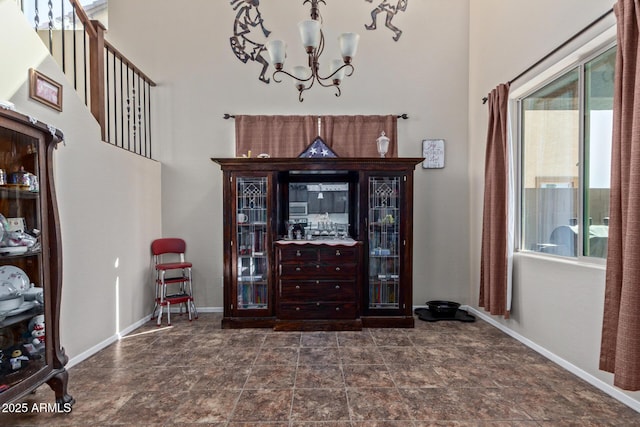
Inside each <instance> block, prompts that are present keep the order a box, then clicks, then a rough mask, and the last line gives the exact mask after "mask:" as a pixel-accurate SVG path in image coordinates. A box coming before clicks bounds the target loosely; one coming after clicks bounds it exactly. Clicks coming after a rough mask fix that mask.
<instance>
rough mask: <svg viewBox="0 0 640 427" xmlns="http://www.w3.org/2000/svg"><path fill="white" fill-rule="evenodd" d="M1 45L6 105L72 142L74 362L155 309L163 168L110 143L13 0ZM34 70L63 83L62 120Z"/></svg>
mask: <svg viewBox="0 0 640 427" xmlns="http://www.w3.org/2000/svg"><path fill="white" fill-rule="evenodd" d="M0 39H1V40H4V42H2V43H0V57H2V58H3V61H2V67H0V99H4V100H9V101H11V102H13V103H14V104H15V105H16V109H17V110H18V111H19V112H21V113H23V114H28V115H30V116H33V117H36V118H37V119H39V120H41V121H43V122H45V123H48V124H51V125H53V126H55V127H57V128H59V129H61V130H62V131H63V132H64V135H65V141H66V145H62V144H61V145H60V146H59V147H58V149H57V150H56V152H55V156H54V161H55V178H56V188H57V195H58V205H59V206H58V207H59V211H60V222H61V232H62V248H63V276H64V277H63V289H62V291H63V295H62V308H61V312H62V313H61V323H60V329H61V342H62V346H63V347H64V348H65V349H66V352H67V355H69V356H70V357H71V358H74V357H78V356H79V355H81V354H82V353H85V352H87V351H88V350H89V349H91V348H93V347H95V346H99V345H101V344H103V343H104V342H105V341H108V340H110V339H113V337H114V336H115V335H116V334H117V333H118V332H119V331H121V330H123V329H125V328H127V327H129V326H131V325H133V324H135V323H136V322H138V321H140V320H141V319H142V318H144V317H145V316H146V315H148V314H149V313H150V311H151V308H152V307H153V287H152V286H151V284H150V282H149V263H150V249H149V248H150V242H151V240H152V239H153V238H156V237H157V236H160V234H161V229H160V226H161V214H160V198H161V194H160V185H161V180H160V178H161V177H160V165H159V163H158V162H154V161H151V160H147V159H144V158H141V157H139V156H136V155H134V154H131V153H128V152H126V151H124V150H122V149H119V148H116V147H113V146H110V145H109V144H106V143H103V142H101V138H100V130H99V126H98V125H97V123H96V121H95V119H94V118H93V116H91V114H90V113H89V111H88V109H87V108H86V107H85V105H84V103H83V100H82V99H81V98H80V97H79V96H78V95H77V94H76V93H75V92H74V89H73V85H72V84H70V83H68V82H67V81H66V79H65V77H64V75H63V74H62V72H61V71H60V68H59V67H58V66H57V64H55V62H54V61H53V59H52V58H51V57H50V56H49V55H48V52H47V50H46V48H45V47H44V45H43V44H42V42H41V41H40V39H39V38H38V37H37V35H36V33H35V32H34V31H33V29H31V28H30V26H29V24H28V23H27V21H26V19H25V18H24V16H23V15H22V14H21V12H20V11H19V10H18V8H17V6H16V3H15V2H14V1H13V0H0ZM7 40H11V43H9V42H7ZM31 67H33V68H37V69H38V70H40V71H41V72H43V73H44V74H46V75H47V76H49V77H51V78H53V79H54V80H56V81H58V82H60V83H63V85H64V87H63V112H62V113H59V112H57V111H54V110H52V109H49V108H47V107H45V106H43V105H42V104H39V103H37V102H35V101H33V100H31V99H30V98H29V89H28V70H29V68H31ZM116 260H118V265H117V266H116ZM116 308H117V309H116ZM72 362H73V359H72Z"/></svg>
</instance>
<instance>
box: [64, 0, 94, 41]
mask: <svg viewBox="0 0 640 427" xmlns="http://www.w3.org/2000/svg"><path fill="white" fill-rule="evenodd" d="M69 3H71V6H73V9H74V10H75V11H76V14H77V15H78V19H80V22H82V25H84V28H85V31H86V32H87V33H89V36H90V37H98V31H97V30H96V28H95V27H94V26H93V23H92V21H91V19H89V17H88V16H87V13H86V12H85V11H84V8H83V7H82V5H81V4H80V2H79V1H78V0H69Z"/></svg>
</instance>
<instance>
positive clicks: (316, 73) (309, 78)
mask: <svg viewBox="0 0 640 427" xmlns="http://www.w3.org/2000/svg"><path fill="white" fill-rule="evenodd" d="M320 2H322V3H324V4H326V3H325V2H324V0H305V1H304V3H303V4H306V3H311V19H308V20H305V21H302V22H300V23H298V30H299V31H300V38H301V40H302V45H303V46H304V49H305V52H306V53H307V56H308V60H309V63H308V66H306V67H303V66H300V65H299V66H295V67H293V68H292V70H291V73H290V72H288V71H285V70H284V61H285V59H286V57H287V44H286V43H285V42H284V41H282V40H271V41H269V42H267V44H266V48H267V51H268V52H269V57H270V59H271V64H272V65H273V66H274V68H275V71H274V72H273V80H274V81H275V82H277V83H281V82H282V80H280V79H279V77H280V75H281V74H285V75H287V76H289V77H291V78H292V79H294V83H295V87H296V89H297V90H298V100H299V101H300V102H302V101H303V100H304V99H303V98H302V93H303V92H304V91H305V90H309V89H311V87H313V85H314V84H315V83H316V82H318V84H319V85H320V86H323V87H334V88H335V90H336V96H340V94H341V91H340V83H341V82H342V80H343V79H344V78H345V77H349V76H351V75H352V74H353V71H354V67H353V65H352V64H351V60H352V59H353V57H354V56H355V55H356V52H357V50H358V40H359V39H360V36H359V35H358V34H356V33H343V34H341V35H340V36H339V37H338V43H339V45H340V51H341V55H342V59H333V60H332V61H330V62H329V74H328V75H326V76H322V75H321V74H320V56H321V55H322V53H323V52H324V33H323V31H322V17H321V16H320V11H319V9H318V3H320Z"/></svg>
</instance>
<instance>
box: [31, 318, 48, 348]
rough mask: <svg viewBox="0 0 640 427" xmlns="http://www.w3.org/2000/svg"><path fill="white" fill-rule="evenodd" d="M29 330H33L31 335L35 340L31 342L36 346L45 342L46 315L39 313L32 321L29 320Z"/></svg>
mask: <svg viewBox="0 0 640 427" xmlns="http://www.w3.org/2000/svg"><path fill="white" fill-rule="evenodd" d="M29 330H30V331H31V336H32V337H33V340H32V341H31V343H32V344H33V345H35V346H38V345H40V344H44V339H45V329H44V316H43V315H41V314H39V315H37V316H34V317H33V318H32V319H31V321H29Z"/></svg>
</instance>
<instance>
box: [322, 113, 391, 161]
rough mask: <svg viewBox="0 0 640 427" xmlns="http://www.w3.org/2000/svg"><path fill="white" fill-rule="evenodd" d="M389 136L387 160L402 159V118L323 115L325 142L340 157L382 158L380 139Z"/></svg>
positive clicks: (323, 136)
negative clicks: (400, 155)
mask: <svg viewBox="0 0 640 427" xmlns="http://www.w3.org/2000/svg"><path fill="white" fill-rule="evenodd" d="M382 131H384V133H385V134H386V135H387V137H389V139H390V141H389V151H388V152H387V155H386V156H387V157H398V118H397V116H395V115H386V116H322V135H321V137H322V139H323V140H324V141H325V142H326V144H327V145H328V146H329V147H331V149H332V150H333V151H334V152H335V153H336V154H337V155H338V157H380V155H379V154H378V149H377V146H376V140H377V139H378V137H379V136H380V132H382Z"/></svg>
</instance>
